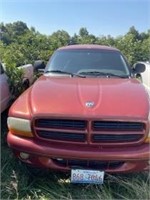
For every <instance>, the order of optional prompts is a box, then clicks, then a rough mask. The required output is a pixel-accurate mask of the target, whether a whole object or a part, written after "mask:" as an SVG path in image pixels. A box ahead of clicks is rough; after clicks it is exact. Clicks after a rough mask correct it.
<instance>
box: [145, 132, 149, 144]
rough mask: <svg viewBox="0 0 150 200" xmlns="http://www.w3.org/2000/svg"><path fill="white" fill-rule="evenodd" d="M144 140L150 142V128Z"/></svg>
mask: <svg viewBox="0 0 150 200" xmlns="http://www.w3.org/2000/svg"><path fill="white" fill-rule="evenodd" d="M145 142H149V143H150V129H149V134H148V136H147V138H146V140H145Z"/></svg>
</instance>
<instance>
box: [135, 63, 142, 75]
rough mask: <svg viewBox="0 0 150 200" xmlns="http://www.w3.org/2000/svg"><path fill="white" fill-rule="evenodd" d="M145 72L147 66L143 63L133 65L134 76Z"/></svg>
mask: <svg viewBox="0 0 150 200" xmlns="http://www.w3.org/2000/svg"><path fill="white" fill-rule="evenodd" d="M144 71H145V65H144V64H143V63H140V62H138V63H135V64H134V65H133V73H134V74H140V73H142V72H144Z"/></svg>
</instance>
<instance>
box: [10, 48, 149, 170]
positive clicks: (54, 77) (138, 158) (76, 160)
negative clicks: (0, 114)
mask: <svg viewBox="0 0 150 200" xmlns="http://www.w3.org/2000/svg"><path fill="white" fill-rule="evenodd" d="M144 69H145V66H144V65H143V64H142V63H136V64H135V65H134V67H133V69H132V68H131V67H129V65H128V63H127V61H126V59H125V58H124V56H123V55H122V54H121V52H120V51H119V50H118V49H115V48H112V47H107V46H100V45H71V46H67V47H63V48H60V49H58V50H56V52H54V54H53V56H52V57H51V58H50V60H49V62H48V63H47V66H46V68H45V71H44V74H43V75H42V76H41V77H40V78H39V79H38V80H37V81H36V82H35V83H34V84H33V86H31V87H30V88H29V89H28V90H27V91H25V92H24V93H23V94H22V95H21V96H20V97H19V98H18V99H17V100H16V102H15V103H14V104H13V105H12V106H11V108H10V111H9V117H8V127H9V133H8V137H7V141H8V144H9V146H10V148H12V150H13V152H14V153H15V155H16V156H17V157H18V158H19V159H20V160H21V161H23V162H25V163H28V164H31V165H34V166H38V167H44V168H49V169H56V170H63V171H68V170H72V169H84V170H101V171H105V172H111V173H118V172H133V171H143V170H148V169H149V166H150V162H149V156H150V153H149V142H150V105H149V97H148V93H147V92H146V90H145V89H144V86H143V85H142V84H141V83H140V81H138V80H136V79H135V78H134V77H135V74H137V73H142V72H143V71H144Z"/></svg>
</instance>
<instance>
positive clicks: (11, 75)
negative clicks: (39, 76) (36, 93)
mask: <svg viewBox="0 0 150 200" xmlns="http://www.w3.org/2000/svg"><path fill="white" fill-rule="evenodd" d="M5 71H6V74H7V76H8V84H9V88H10V92H11V94H12V100H15V99H16V98H17V97H18V96H19V95H20V94H21V93H22V92H23V91H24V90H25V89H26V88H25V87H24V84H23V77H24V72H23V70H22V69H20V68H17V67H15V66H13V65H10V66H6V69H5Z"/></svg>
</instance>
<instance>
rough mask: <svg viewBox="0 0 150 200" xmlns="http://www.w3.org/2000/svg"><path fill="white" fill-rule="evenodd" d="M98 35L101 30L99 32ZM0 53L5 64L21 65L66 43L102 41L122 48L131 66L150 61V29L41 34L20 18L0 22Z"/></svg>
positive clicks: (50, 52)
mask: <svg viewBox="0 0 150 200" xmlns="http://www.w3.org/2000/svg"><path fill="white" fill-rule="evenodd" d="M99 34H101V33H99ZM0 39H1V41H0V55H1V59H2V61H3V62H5V63H6V64H7V65H11V66H12V65H14V66H20V65H23V64H27V63H33V62H34V61H35V60H38V59H43V60H45V61H47V60H48V59H49V57H50V56H51V55H52V53H53V51H54V50H55V49H57V48H58V47H61V46H64V45H68V44H86V43H88V44H101V45H110V46H114V47H116V48H118V49H120V50H121V51H122V53H123V54H124V55H125V56H126V57H127V59H128V61H129V62H130V64H131V65H132V64H133V63H135V62H136V61H147V60H150V30H148V31H147V32H142V33H139V32H138V31H137V30H136V29H135V27H131V28H130V29H129V30H128V32H127V33H126V34H125V35H123V36H118V37H116V38H114V37H112V36H111V35H108V36H101V35H100V36H98V37H97V36H95V35H93V34H90V33H89V32H88V30H87V29H86V28H84V27H82V28H81V29H80V30H79V33H78V34H76V33H75V34H74V35H73V36H70V35H69V34H68V33H67V32H66V31H64V30H58V31H57V32H54V33H53V34H51V35H43V34H40V33H39V32H37V31H36V30H35V28H33V27H31V28H28V26H27V25H26V24H25V23H24V22H21V21H18V22H14V23H9V24H3V23H1V24H0Z"/></svg>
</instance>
